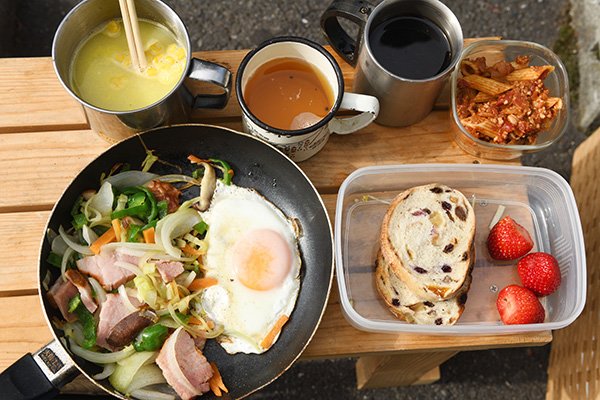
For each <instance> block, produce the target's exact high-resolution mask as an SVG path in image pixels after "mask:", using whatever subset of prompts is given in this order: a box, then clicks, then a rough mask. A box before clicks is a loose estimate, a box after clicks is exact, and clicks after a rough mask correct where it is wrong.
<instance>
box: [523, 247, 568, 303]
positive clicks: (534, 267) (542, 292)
mask: <svg viewBox="0 0 600 400" xmlns="http://www.w3.org/2000/svg"><path fill="white" fill-rule="evenodd" d="M517 270H518V271H519V277H520V278H521V282H523V286H525V287H526V288H527V289H529V290H531V291H532V292H533V293H535V294H536V295H538V296H547V295H549V294H551V293H553V292H554V291H555V290H556V289H557V288H558V287H559V286H560V269H558V262H557V261H556V258H554V257H552V256H551V255H550V254H548V253H542V252H539V253H531V254H528V255H526V256H525V257H523V258H521V259H520V260H519V263H518V264H517Z"/></svg>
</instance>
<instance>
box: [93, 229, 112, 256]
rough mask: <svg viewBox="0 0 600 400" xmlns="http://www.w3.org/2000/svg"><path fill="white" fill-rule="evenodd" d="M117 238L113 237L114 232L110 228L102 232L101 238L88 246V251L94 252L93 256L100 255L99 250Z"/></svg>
mask: <svg viewBox="0 0 600 400" xmlns="http://www.w3.org/2000/svg"><path fill="white" fill-rule="evenodd" d="M116 238H117V236H116V235H115V230H114V229H113V228H112V227H111V228H110V229H109V230H107V231H106V232H104V234H103V235H102V236H100V237H99V238H98V239H96V241H94V243H92V245H91V246H90V250H92V251H93V252H94V254H100V248H101V247H102V246H104V245H105V244H107V243H110V242H114V241H115V240H116Z"/></svg>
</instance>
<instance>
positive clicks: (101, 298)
mask: <svg viewBox="0 0 600 400" xmlns="http://www.w3.org/2000/svg"><path fill="white" fill-rule="evenodd" d="M88 280H89V281H90V285H92V289H94V293H96V299H98V304H100V305H102V304H103V303H104V302H105V301H106V291H105V290H104V288H103V287H102V285H100V282H98V281H97V280H96V279H94V278H92V277H89V278H88Z"/></svg>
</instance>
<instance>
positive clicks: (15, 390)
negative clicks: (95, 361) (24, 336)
mask: <svg viewBox="0 0 600 400" xmlns="http://www.w3.org/2000/svg"><path fill="white" fill-rule="evenodd" d="M75 376H77V368H75V364H74V363H73V361H72V360H71V358H70V357H69V356H68V354H67V352H66V351H65V349H64V348H63V347H62V346H61V344H60V343H59V342H58V341H56V340H54V341H52V342H50V343H48V344H47V345H46V346H44V347H42V348H41V349H39V350H38V351H36V352H35V353H34V354H31V353H27V354H25V355H24V356H23V357H21V358H20V359H19V360H17V361H16V362H15V363H14V364H13V365H11V366H10V367H8V368H7V369H5V370H4V371H3V372H2V374H0V393H2V399H3V400H46V399H51V398H53V397H55V396H56V395H58V388H60V387H61V386H63V385H65V384H67V383H68V382H70V381H71V380H73V378H75Z"/></svg>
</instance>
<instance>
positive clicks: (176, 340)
mask: <svg viewBox="0 0 600 400" xmlns="http://www.w3.org/2000/svg"><path fill="white" fill-rule="evenodd" d="M156 364H158V366H159V367H160V369H161V370H162V373H163V375H164V376H165V379H166V380H167V382H168V383H169V385H171V387H172V388H173V389H175V391H176V392H177V394H178V395H179V396H180V397H181V398H182V399H183V400H189V399H192V398H194V397H195V396H198V395H201V394H203V393H206V392H208V391H209V389H210V387H209V384H208V381H209V380H210V378H212V376H213V371H212V368H211V366H210V364H209V363H208V361H207V360H206V357H204V355H202V352H201V351H200V350H197V349H196V346H195V344H194V340H193V339H192V337H191V336H190V334H189V333H187V332H186V331H184V330H183V328H182V327H179V328H177V330H176V331H175V332H173V334H172V335H171V336H170V337H169V338H168V339H167V341H166V342H165V344H164V345H163V347H162V349H161V350H160V353H159V355H158V357H157V358H156Z"/></svg>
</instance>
